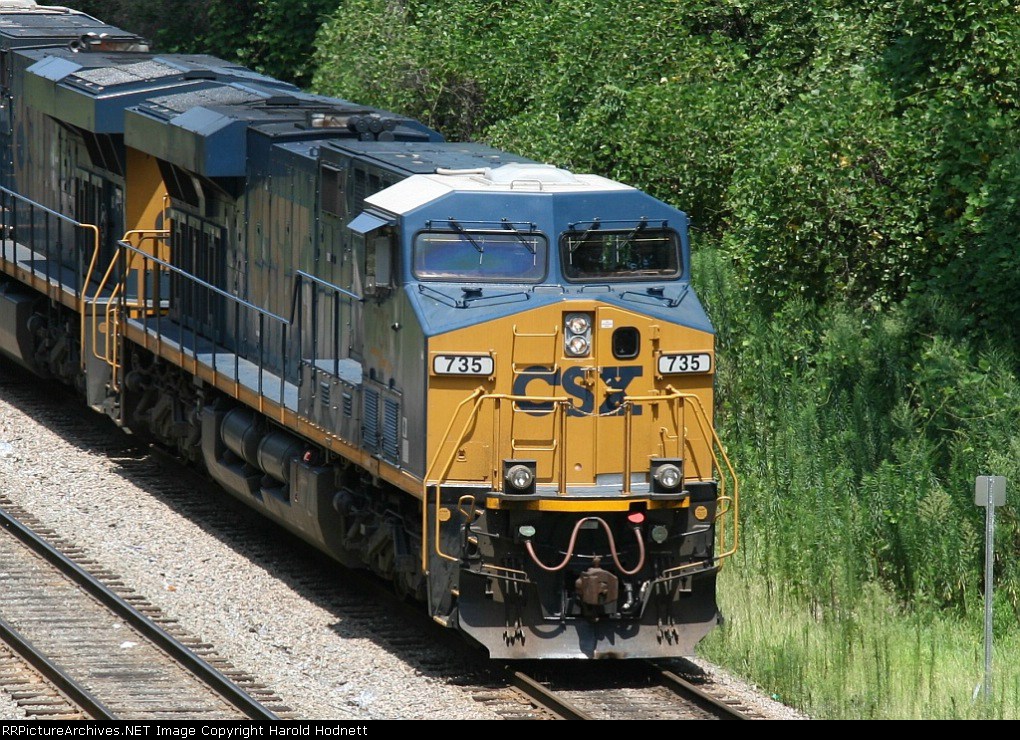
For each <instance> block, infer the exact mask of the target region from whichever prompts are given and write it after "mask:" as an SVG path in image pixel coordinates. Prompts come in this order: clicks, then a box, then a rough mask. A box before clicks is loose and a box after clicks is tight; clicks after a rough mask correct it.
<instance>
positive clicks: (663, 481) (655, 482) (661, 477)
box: [648, 457, 684, 493]
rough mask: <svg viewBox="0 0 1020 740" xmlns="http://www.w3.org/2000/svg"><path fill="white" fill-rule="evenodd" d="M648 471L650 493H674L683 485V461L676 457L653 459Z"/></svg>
mask: <svg viewBox="0 0 1020 740" xmlns="http://www.w3.org/2000/svg"><path fill="white" fill-rule="evenodd" d="M651 462H652V465H651V469H650V470H649V471H648V472H649V473H650V474H651V479H652V493H676V492H677V491H679V490H680V489H681V488H683V484H684V468H683V465H684V461H683V460H682V459H680V458H678V457H653V458H652V461H651Z"/></svg>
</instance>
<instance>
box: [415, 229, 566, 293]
mask: <svg viewBox="0 0 1020 740" xmlns="http://www.w3.org/2000/svg"><path fill="white" fill-rule="evenodd" d="M548 252H549V243H548V240H547V239H546V238H545V237H544V236H543V235H541V234H537V233H535V232H524V231H520V230H517V229H513V230H508V231H500V232H485V231H467V230H465V229H456V230H453V231H424V232H422V233H420V234H418V236H417V237H415V240H414V274H415V277H417V278H418V279H420V280H455V281H463V282H498V283H537V282H539V281H540V280H542V278H544V277H545V269H546V260H547V259H548Z"/></svg>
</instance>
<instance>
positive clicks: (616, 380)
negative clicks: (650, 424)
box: [513, 365, 644, 416]
mask: <svg viewBox="0 0 1020 740" xmlns="http://www.w3.org/2000/svg"><path fill="white" fill-rule="evenodd" d="M588 370H589V368H584V367H568V368H567V369H566V370H563V371H562V372H561V371H560V370H549V369H547V368H544V367H542V366H541V365H538V366H535V367H529V368H526V369H525V370H524V371H523V372H522V373H521V374H520V375H518V376H517V378H516V379H515V380H514V389H513V393H514V395H515V396H526V395H528V394H529V393H530V394H531V395H533V396H550V395H554V393H553V392H550V391H546V390H545V388H542V387H541V386H542V385H543V384H544V385H548V386H550V387H552V388H554V389H555V388H557V387H560V388H562V389H563V390H564V391H565V392H566V393H567V395H570V396H573V397H574V398H576V399H577V400H578V401H580V403H579V404H575V405H574V406H572V407H571V408H569V409H567V416H588V415H589V414H591V413H593V412H594V411H595V393H594V391H593V389H592V388H591V387H590V386H589V385H588V384H587V383H586V382H585V375H586V372H587V371H588ZM598 374H599V377H600V378H602V383H603V384H604V385H605V386H606V387H608V388H612V389H613V392H612V393H608V394H606V398H605V400H604V401H603V402H602V405H601V406H599V408H598V413H599V414H611V413H613V412H614V411H617V410H618V409H619V408H620V404H621V403H622V402H623V397H624V395H625V394H626V391H627V386H629V385H630V383H631V381H632V380H634V378H640V377H641V376H642V375H643V374H644V368H642V367H641V366H640V365H624V366H622V367H602V368H599V369H598ZM517 405H518V408H520V409H521V410H522V411H525V412H527V413H529V414H533V415H535V416H539V415H541V414H545V413H548V412H550V411H552V408H553V406H552V404H551V403H549V402H547V401H539V402H535V401H521V402H520V403H518V404H517ZM632 413H633V414H634V415H635V416H640V415H641V406H639V405H635V406H634V410H633V411H632Z"/></svg>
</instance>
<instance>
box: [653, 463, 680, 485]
mask: <svg viewBox="0 0 1020 740" xmlns="http://www.w3.org/2000/svg"><path fill="white" fill-rule="evenodd" d="M682 479H683V476H681V475H680V468H678V467H677V466H676V465H663V466H662V467H661V468H659V469H658V471H656V473H655V480H657V481H658V482H659V485H660V486H662V487H663V488H667V489H670V490H672V489H674V488H676V487H677V486H679V485H680V481H681V480H682Z"/></svg>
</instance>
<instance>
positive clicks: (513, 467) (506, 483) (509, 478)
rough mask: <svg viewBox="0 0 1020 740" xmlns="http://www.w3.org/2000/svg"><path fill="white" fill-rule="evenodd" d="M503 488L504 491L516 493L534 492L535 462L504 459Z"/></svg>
mask: <svg viewBox="0 0 1020 740" xmlns="http://www.w3.org/2000/svg"><path fill="white" fill-rule="evenodd" d="M503 490H504V491H505V492H506V493H514V494H517V495H528V494H532V493H534V492H535V462H534V461H533V460H504V461H503Z"/></svg>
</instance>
